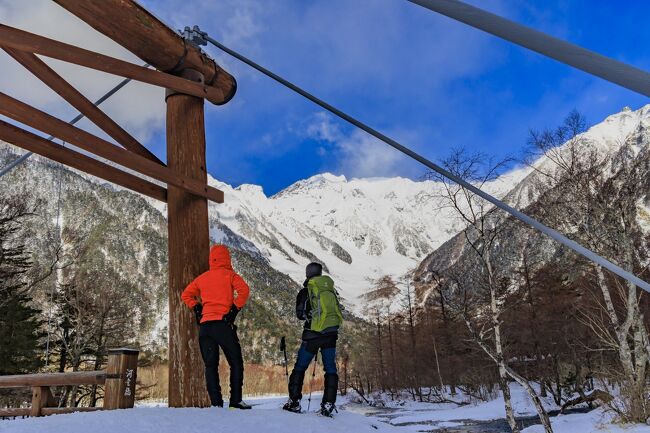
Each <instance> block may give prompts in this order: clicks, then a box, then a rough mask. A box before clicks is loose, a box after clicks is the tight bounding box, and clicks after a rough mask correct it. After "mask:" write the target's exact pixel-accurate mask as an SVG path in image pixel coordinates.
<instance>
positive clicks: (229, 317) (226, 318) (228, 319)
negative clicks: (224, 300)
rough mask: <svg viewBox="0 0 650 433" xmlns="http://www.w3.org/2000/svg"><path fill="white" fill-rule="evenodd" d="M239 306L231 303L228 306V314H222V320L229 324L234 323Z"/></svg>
mask: <svg viewBox="0 0 650 433" xmlns="http://www.w3.org/2000/svg"><path fill="white" fill-rule="evenodd" d="M239 311H240V310H239V308H237V306H236V305H233V306H232V307H230V311H228V314H226V315H224V316H223V320H224V321H225V322H227V323H230V324H231V325H234V324H235V319H236V318H237V314H239Z"/></svg>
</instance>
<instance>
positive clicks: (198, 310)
mask: <svg viewBox="0 0 650 433" xmlns="http://www.w3.org/2000/svg"><path fill="white" fill-rule="evenodd" d="M192 310H194V316H196V324H197V325H200V324H201V317H203V304H196V305H195V306H194V308H192Z"/></svg>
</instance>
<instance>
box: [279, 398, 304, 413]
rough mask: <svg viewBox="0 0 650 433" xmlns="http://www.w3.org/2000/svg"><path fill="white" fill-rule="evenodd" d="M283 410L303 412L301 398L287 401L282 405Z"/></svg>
mask: <svg viewBox="0 0 650 433" xmlns="http://www.w3.org/2000/svg"><path fill="white" fill-rule="evenodd" d="M282 409H283V410H286V411H288V412H293V413H301V412H302V407H300V400H291V399H289V401H287V402H286V403H285V404H284V406H282Z"/></svg>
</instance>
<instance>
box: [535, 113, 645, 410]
mask: <svg viewBox="0 0 650 433" xmlns="http://www.w3.org/2000/svg"><path fill="white" fill-rule="evenodd" d="M584 129H585V121H584V119H583V117H582V116H581V115H580V114H578V113H577V112H573V113H571V114H570V115H569V116H568V117H567V119H566V120H565V121H564V124H563V125H561V126H560V127H558V128H556V129H555V130H547V131H543V132H531V137H530V143H531V146H532V149H533V150H534V153H533V155H535V156H536V155H539V154H543V155H545V161H546V162H543V163H541V162H539V161H535V162H533V161H531V167H533V168H534V170H535V171H536V173H538V176H537V178H538V181H539V182H540V184H542V183H543V184H544V185H545V186H543V187H540V188H539V190H540V191H542V193H541V197H540V203H541V204H542V206H540V214H541V217H542V218H543V220H544V221H545V222H546V223H547V224H549V225H551V226H553V227H555V228H556V229H559V230H562V231H564V232H565V233H567V234H568V235H569V236H570V237H572V238H573V239H575V240H576V241H578V242H579V243H581V244H583V245H584V246H586V247H588V248H589V249H591V250H592V251H595V252H596V253H598V254H600V255H601V256H603V257H605V258H607V259H608V260H610V261H612V262H613V263H616V264H618V265H619V266H621V267H622V268H624V269H628V270H630V271H632V272H634V273H636V274H637V275H640V274H642V273H643V272H644V271H647V266H648V257H647V256H642V255H641V254H642V252H644V251H646V252H647V251H648V246H647V238H646V237H645V236H644V234H643V231H642V230H641V228H640V226H639V207H638V203H639V201H640V200H642V199H644V198H646V199H647V191H648V190H649V188H650V150H649V147H648V146H647V145H645V146H644V147H643V146H639V143H643V142H644V140H647V138H645V137H644V134H645V131H644V129H643V128H639V129H638V130H636V131H635V132H634V133H633V134H632V135H631V136H629V137H627V139H626V141H625V142H624V143H619V144H618V147H619V149H618V150H617V151H616V152H614V155H613V156H612V153H611V152H603V151H602V150H599V148H598V145H597V144H595V143H592V142H590V140H589V139H588V137H587V136H586V135H584V134H582V132H583V131H584ZM646 254H647V253H646ZM581 265H582V268H583V269H585V271H586V272H588V273H589V274H590V275H593V280H595V281H594V284H595V285H596V286H597V287H598V289H599V290H600V293H601V295H602V298H601V302H600V306H601V312H602V313H604V317H605V319H606V323H603V321H602V320H601V317H603V315H601V314H600V313H597V314H594V315H585V318H586V319H587V320H588V321H589V322H590V326H591V327H592V329H593V330H594V331H595V332H596V334H597V335H599V336H600V338H601V341H602V342H603V343H604V344H605V345H606V346H607V347H609V348H611V349H613V350H615V351H616V353H617V355H618V360H619V362H620V366H621V367H622V369H621V373H620V374H619V375H618V376H619V377H616V378H614V379H615V380H618V381H620V383H621V387H620V390H621V395H622V397H623V400H624V402H623V403H622V406H623V407H614V408H615V409H616V410H617V411H618V412H619V414H620V415H621V417H622V419H623V420H625V421H631V422H646V421H647V420H648V419H649V418H650V403H649V402H648V401H649V400H648V389H647V388H648V387H647V374H648V368H649V361H650V344H649V339H648V328H647V323H646V322H645V320H644V317H643V314H642V312H641V308H640V305H641V301H642V292H641V290H640V289H639V288H638V287H636V286H635V285H634V284H633V283H631V282H629V281H621V280H620V279H619V278H617V277H614V276H612V275H611V274H609V273H607V272H606V271H605V270H604V269H603V268H602V267H600V266H597V265H594V264H592V263H582V264H581ZM616 402H617V401H616V400H614V401H613V404H616Z"/></svg>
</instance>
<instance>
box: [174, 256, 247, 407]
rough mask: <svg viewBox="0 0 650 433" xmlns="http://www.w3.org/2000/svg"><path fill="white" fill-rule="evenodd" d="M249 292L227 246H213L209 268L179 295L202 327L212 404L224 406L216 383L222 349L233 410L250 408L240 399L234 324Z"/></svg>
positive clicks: (240, 360) (238, 351)
mask: <svg viewBox="0 0 650 433" xmlns="http://www.w3.org/2000/svg"><path fill="white" fill-rule="evenodd" d="M249 293H250V289H249V287H248V284H246V282H245V281H244V279H243V278H242V277H240V276H239V275H238V274H237V273H236V272H235V271H233V269H232V264H231V261H230V253H229V252H228V248H226V247H225V246H224V245H215V246H213V247H212V249H211V250H210V270H209V271H207V272H204V273H202V274H201V275H199V276H198V277H196V278H195V279H194V281H192V282H191V283H190V284H188V285H187V287H186V288H185V290H183V293H182V294H181V299H182V300H183V302H184V303H185V304H186V305H187V306H188V307H189V308H191V309H193V310H194V314H195V315H196V319H197V322H198V323H199V325H200V327H201V328H200V330H199V345H200V347H201V356H202V357H203V363H204V364H205V382H206V386H207V389H208V394H209V396H210V402H211V404H212V406H218V407H223V398H222V396H221V386H220V384H219V348H221V350H223V353H224V355H226V360H227V361H228V365H229V366H230V401H229V404H228V406H229V407H230V408H233V409H250V408H251V406H249V405H248V404H246V403H244V402H243V401H242V387H243V385H244V361H243V358H242V354H241V346H240V345H239V338H238V337H237V326H235V318H236V317H237V314H238V313H239V311H240V310H241V309H242V308H243V307H244V305H245V304H246V301H247V300H248V296H249ZM199 299H200V302H199Z"/></svg>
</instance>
